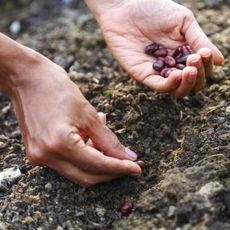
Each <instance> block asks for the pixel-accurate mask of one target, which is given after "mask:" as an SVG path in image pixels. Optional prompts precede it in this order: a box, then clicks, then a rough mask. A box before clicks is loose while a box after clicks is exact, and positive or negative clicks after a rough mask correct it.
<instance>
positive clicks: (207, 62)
mask: <svg viewBox="0 0 230 230" xmlns="http://www.w3.org/2000/svg"><path fill="white" fill-rule="evenodd" d="M198 54H200V56H201V58H202V61H203V65H204V69H205V74H206V76H209V75H211V73H212V70H213V57H212V51H211V50H210V49H208V48H201V49H199V50H198Z"/></svg>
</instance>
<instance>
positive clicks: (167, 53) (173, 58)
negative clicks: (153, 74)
mask: <svg viewBox="0 0 230 230" xmlns="http://www.w3.org/2000/svg"><path fill="white" fill-rule="evenodd" d="M145 53H146V54H148V55H150V56H153V57H154V58H156V61H155V62H154V63H153V65H152V67H153V69H154V70H155V71H157V72H159V73H160V75H161V76H163V77H165V78H167V77H168V76H169V75H170V73H171V72H172V71H173V70H177V69H178V70H183V69H184V68H185V67H186V62H187V59H188V56H189V55H190V54H191V53H192V49H191V48H190V47H189V46H188V45H183V46H180V47H177V48H176V49H172V50H167V49H166V48H164V47H161V46H160V45H159V44H158V43H155V42H154V43H151V44H149V45H147V46H146V47H145Z"/></svg>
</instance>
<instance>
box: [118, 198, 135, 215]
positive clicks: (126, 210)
mask: <svg viewBox="0 0 230 230" xmlns="http://www.w3.org/2000/svg"><path fill="white" fill-rule="evenodd" d="M132 209H133V203H132V202H131V201H124V202H123V203H122V204H121V205H120V207H119V210H120V211H121V213H122V214H123V215H128V214H130V212H131V211H132Z"/></svg>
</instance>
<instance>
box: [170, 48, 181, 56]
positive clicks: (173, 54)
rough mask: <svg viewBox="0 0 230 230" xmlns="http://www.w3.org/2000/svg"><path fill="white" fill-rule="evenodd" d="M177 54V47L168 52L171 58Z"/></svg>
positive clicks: (178, 51)
mask: <svg viewBox="0 0 230 230" xmlns="http://www.w3.org/2000/svg"><path fill="white" fill-rule="evenodd" d="M179 54H180V50H179V48H176V49H174V50H171V51H170V52H169V56H172V57H173V58H176V57H177V56H178V55H179Z"/></svg>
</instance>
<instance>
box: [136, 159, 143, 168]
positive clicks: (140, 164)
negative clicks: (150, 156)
mask: <svg viewBox="0 0 230 230" xmlns="http://www.w3.org/2000/svg"><path fill="white" fill-rule="evenodd" d="M136 164H138V165H139V166H140V167H141V168H142V169H143V168H144V167H145V162H144V161H136Z"/></svg>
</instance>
